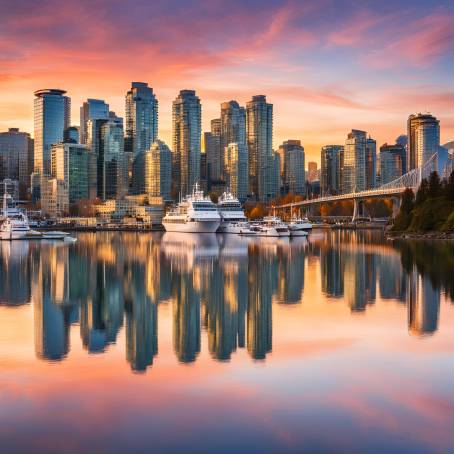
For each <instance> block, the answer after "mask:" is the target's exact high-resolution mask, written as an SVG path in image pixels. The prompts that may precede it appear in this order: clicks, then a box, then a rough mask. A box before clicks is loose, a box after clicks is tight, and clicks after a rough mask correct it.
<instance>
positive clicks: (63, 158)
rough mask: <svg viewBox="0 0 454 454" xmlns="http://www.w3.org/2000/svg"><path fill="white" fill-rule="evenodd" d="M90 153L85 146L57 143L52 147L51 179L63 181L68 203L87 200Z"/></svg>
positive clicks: (91, 162) (90, 163) (91, 163)
mask: <svg viewBox="0 0 454 454" xmlns="http://www.w3.org/2000/svg"><path fill="white" fill-rule="evenodd" d="M90 154H91V151H90V149H89V147H88V146H87V145H82V144H76V143H59V144H55V145H52V163H51V168H52V177H53V178H54V179H57V180H58V181H64V182H65V187H66V188H67V192H68V203H75V202H77V201H79V200H83V199H88V198H89V175H90V165H93V161H91V160H90Z"/></svg>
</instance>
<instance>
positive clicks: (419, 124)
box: [407, 113, 440, 170]
mask: <svg viewBox="0 0 454 454" xmlns="http://www.w3.org/2000/svg"><path fill="white" fill-rule="evenodd" d="M407 127H408V151H407V165H408V166H409V167H408V168H409V170H411V169H416V168H417V167H421V166H422V165H424V164H425V162H426V161H427V160H428V159H430V158H431V157H432V155H434V154H437V153H438V149H439V147H440V121H439V120H437V119H436V118H435V117H434V116H432V115H430V114H421V113H418V114H412V115H410V116H409V117H408V121H407Z"/></svg>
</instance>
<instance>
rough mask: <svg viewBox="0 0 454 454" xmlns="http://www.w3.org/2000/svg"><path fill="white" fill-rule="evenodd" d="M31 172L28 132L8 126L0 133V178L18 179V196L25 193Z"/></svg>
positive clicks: (31, 157)
mask: <svg viewBox="0 0 454 454" xmlns="http://www.w3.org/2000/svg"><path fill="white" fill-rule="evenodd" d="M32 172H33V139H31V138H30V134H28V133H26V132H21V131H19V129H18V128H9V130H8V131H7V132H1V133H0V180H4V179H6V178H8V179H11V180H17V181H19V186H20V196H21V197H24V196H25V195H26V192H27V189H28V188H29V187H30V175H31V173H32Z"/></svg>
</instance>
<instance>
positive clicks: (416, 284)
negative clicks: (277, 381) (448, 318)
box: [0, 231, 453, 372]
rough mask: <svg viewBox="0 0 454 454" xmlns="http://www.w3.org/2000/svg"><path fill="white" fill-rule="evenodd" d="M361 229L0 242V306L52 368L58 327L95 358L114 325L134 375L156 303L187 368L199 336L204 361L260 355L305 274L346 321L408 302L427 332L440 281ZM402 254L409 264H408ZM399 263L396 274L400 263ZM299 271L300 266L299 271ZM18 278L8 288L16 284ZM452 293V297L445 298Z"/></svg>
mask: <svg viewBox="0 0 454 454" xmlns="http://www.w3.org/2000/svg"><path fill="white" fill-rule="evenodd" d="M368 235H369V234H368V233H366V232H363V233H360V232H354V233H352V232H345V231H337V232H334V233H330V234H329V235H326V236H318V237H317V236H314V238H315V239H314V240H310V241H307V240H306V239H305V238H297V239H293V240H288V239H283V240H276V239H275V240H273V241H270V242H268V241H264V240H263V239H259V238H246V237H240V236H234V235H215V234H212V235H211V234H206V235H200V236H197V235H182V234H179V233H164V234H149V235H144V234H135V233H105V234H104V233H98V234H91V233H87V234H81V235H79V237H78V242H77V243H76V244H74V245H72V246H70V247H69V246H67V245H64V244H62V245H58V246H57V245H55V244H46V243H41V244H40V243H36V244H35V243H28V242H24V243H22V242H18V243H2V244H1V245H0V272H1V279H2V286H1V287H0V304H2V305H9V306H18V305H22V304H27V303H29V302H30V301H32V302H33V310H34V325H35V351H36V355H37V356H38V357H39V358H42V359H46V360H51V361H58V360H62V359H64V358H65V357H66V355H67V354H68V352H69V350H70V335H69V334H70V326H71V325H73V324H74V325H76V324H79V325H80V338H81V343H82V345H83V347H84V348H85V349H86V350H87V352H88V353H90V354H96V353H98V354H100V353H103V352H106V351H107V350H109V346H110V345H113V344H116V343H117V341H118V336H119V333H120V332H121V330H122V329H123V325H125V335H126V345H125V351H126V353H125V355H126V360H127V362H128V363H129V364H130V366H131V369H132V370H134V371H137V372H143V371H145V370H146V369H147V368H148V367H149V366H151V365H152V364H153V361H154V358H155V357H156V355H158V324H159V323H158V315H159V305H160V304H161V303H165V304H171V307H172V333H173V349H174V352H175V355H176V357H177V358H178V360H179V361H180V362H193V361H195V360H196V359H197V357H198V355H199V354H200V351H201V345H202V338H203V335H204V334H203V333H205V332H206V339H207V346H208V350H209V352H210V354H211V356H212V357H213V358H215V359H217V360H221V361H226V360H230V359H231V357H232V354H233V353H234V352H235V351H237V350H238V349H245V351H247V352H248V354H249V355H250V357H251V358H252V359H254V360H264V359H265V358H266V357H267V355H268V354H269V353H270V352H271V351H272V348H273V303H277V304H279V305H299V304H301V303H302V301H303V299H304V288H305V275H306V274H307V272H308V269H309V270H311V267H313V266H314V264H317V266H318V267H319V274H320V282H321V284H320V285H321V291H322V292H323V294H324V295H325V297H326V298H327V301H328V302H330V301H331V302H335V301H338V304H343V305H345V307H349V308H350V311H351V312H352V313H354V314H357V313H364V312H366V311H367V309H368V307H369V306H371V305H375V304H376V302H377V299H378V298H379V299H380V301H386V300H394V301H395V302H396V303H397V304H399V305H402V306H404V305H407V307H408V329H409V333H410V334H411V335H418V336H421V335H426V334H433V333H434V332H435V331H436V330H437V327H438V319H439V307H440V298H441V293H440V289H445V290H446V292H448V294H449V293H450V292H452V291H453V289H452V282H450V281H449V280H446V279H445V280H443V276H444V275H445V274H446V276H448V275H449V273H447V272H446V273H445V274H444V272H443V270H441V271H440V272H439V273H438V274H437V277H438V281H434V279H433V278H431V276H429V275H428V273H427V270H428V268H427V260H425V261H424V263H425V268H424V269H425V271H426V272H425V273H422V272H421V268H422V267H421V265H422V264H421V258H420V257H424V254H426V255H427V254H429V255H431V254H432V252H431V249H430V248H429V247H426V248H425V246H424V245H423V244H421V245H420V246H418V247H419V248H420V249H421V250H420V251H419V255H418V256H412V255H411V254H410V253H409V251H408V249H406V248H405V247H402V248H400V246H399V245H397V246H396V247H391V246H390V245H389V244H385V243H383V242H379V243H377V244H374V243H373V241H374V239H373V237H371V236H368ZM412 257H417V259H415V260H413V259H412ZM403 259H404V263H405V267H403V266H402V265H401V261H402V260H403ZM308 267H309V268H308ZM19 283H20V284H19ZM451 295H452V293H451Z"/></svg>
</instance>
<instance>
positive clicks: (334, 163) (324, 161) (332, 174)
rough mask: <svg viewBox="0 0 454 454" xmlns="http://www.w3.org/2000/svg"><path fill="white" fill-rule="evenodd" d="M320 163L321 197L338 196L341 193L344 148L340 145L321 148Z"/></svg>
mask: <svg viewBox="0 0 454 454" xmlns="http://www.w3.org/2000/svg"><path fill="white" fill-rule="evenodd" d="M320 162H321V171H320V186H321V188H320V189H321V194H322V196H324V195H336V194H340V193H341V192H342V170H343V167H344V147H343V146H342V145H326V146H324V147H322V151H321V157H320Z"/></svg>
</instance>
